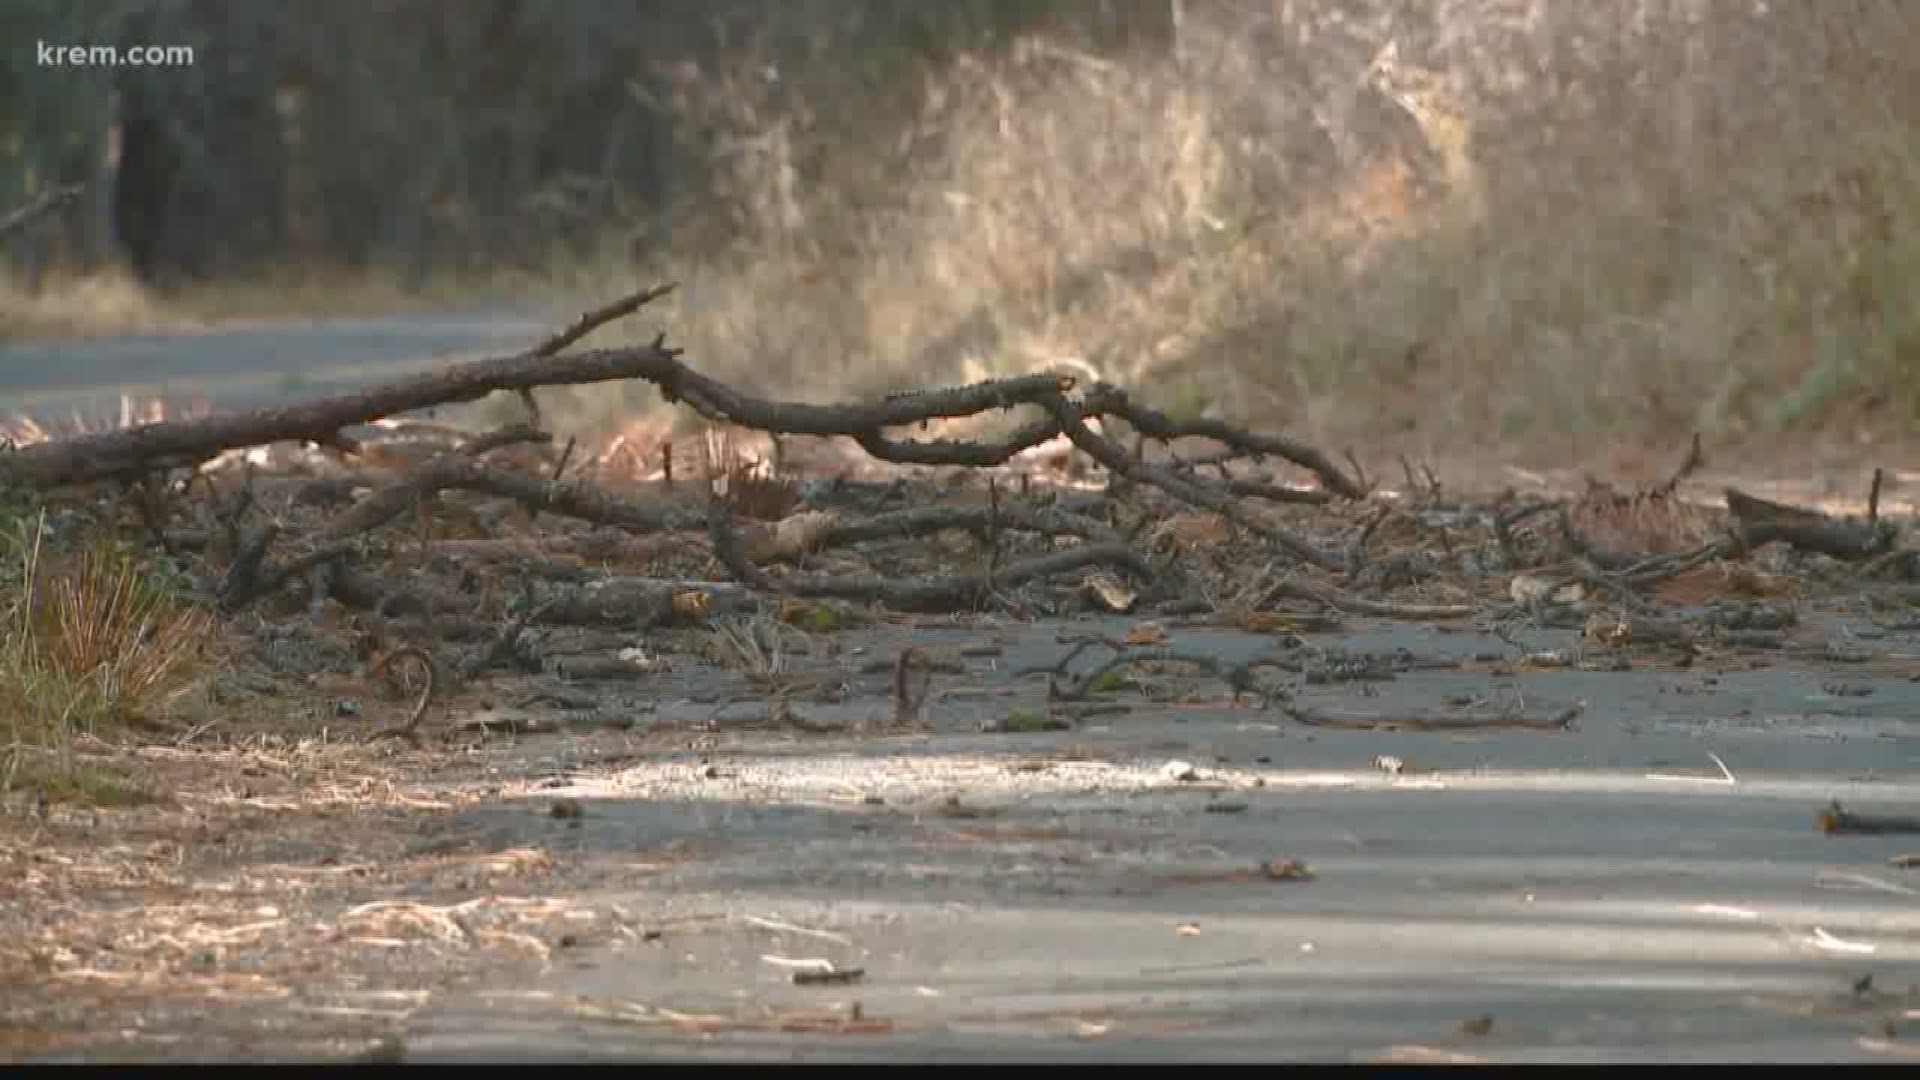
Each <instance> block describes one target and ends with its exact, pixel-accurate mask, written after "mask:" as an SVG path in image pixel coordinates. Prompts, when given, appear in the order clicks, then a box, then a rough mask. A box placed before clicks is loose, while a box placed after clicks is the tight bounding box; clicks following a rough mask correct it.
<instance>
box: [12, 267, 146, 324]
mask: <svg viewBox="0 0 1920 1080" xmlns="http://www.w3.org/2000/svg"><path fill="white" fill-rule="evenodd" d="M181 321H182V320H181V319H180V318H179V317H178V316H176V315H172V314H170V313H168V312H166V311H164V310H162V309H161V307H160V306H159V305H157V304H156V303H155V302H154V300H153V298H152V297H151V296H150V295H148V293H147V290H146V289H144V288H143V287H142V286H141V285H140V283H139V282H138V281H136V280H134V278H133V276H132V275H131V274H129V273H127V272H126V271H125V270H122V269H117V268H116V269H111V270H104V271H99V272H96V273H89V274H79V275H71V274H52V275H49V276H48V278H47V279H46V280H43V281H41V282H39V283H38V284H37V285H31V284H29V283H27V282H26V281H23V280H21V279H20V278H19V277H17V276H14V275H12V274H8V273H5V272H0V341H5V340H8V339H17V338H70V337H88V336H91V335H96V334H120V333H135V332H139V331H143V330H154V329H160V328H164V327H168V326H176V325H179V324H180V323H181Z"/></svg>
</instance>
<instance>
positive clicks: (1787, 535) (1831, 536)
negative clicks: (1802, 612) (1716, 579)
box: [1727, 488, 1895, 562]
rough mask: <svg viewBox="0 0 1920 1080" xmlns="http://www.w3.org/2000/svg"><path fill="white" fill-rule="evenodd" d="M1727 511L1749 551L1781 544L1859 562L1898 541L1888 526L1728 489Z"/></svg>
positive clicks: (1735, 530) (1737, 533)
mask: <svg viewBox="0 0 1920 1080" xmlns="http://www.w3.org/2000/svg"><path fill="white" fill-rule="evenodd" d="M1727 509H1728V510H1729V511H1731V512H1732V513H1733V519H1734V535H1735V536H1737V537H1738V538H1739V539H1740V541H1741V542H1742V543H1743V544H1745V545H1747V546H1748V547H1759V546H1760V545H1762V544H1767V543H1772V542H1773V541H1775V540H1778V541H1781V542H1782V543H1785V544H1787V545H1788V546H1790V547H1794V548H1797V549H1799V550H1801V551H1810V552H1813V553H1815V554H1819V555H1826V556H1828V557H1830V558H1834V559H1839V560H1841V561H1843V562H1858V561H1860V560H1861V559H1870V558H1872V557H1873V556H1875V555H1879V554H1882V553H1883V552H1885V551H1886V550H1887V549H1888V548H1889V547H1891V546H1892V545H1893V541H1894V538H1895V530H1893V529H1891V528H1888V527H1887V523H1885V522H1881V521H1872V522H1861V521H1854V520H1849V519H1847V518H1840V517H1835V516H1833V515H1832V514H1825V513H1821V512H1820V511H1818V510H1808V509H1805V508H1803V507H1799V506H1789V505H1788V504H1786V503H1777V502H1772V501H1770V500H1767V499H1760V498H1755V497H1754V496H1752V495H1748V494H1747V493H1745V492H1743V491H1740V490H1738V489H1736V488H1728V489H1727Z"/></svg>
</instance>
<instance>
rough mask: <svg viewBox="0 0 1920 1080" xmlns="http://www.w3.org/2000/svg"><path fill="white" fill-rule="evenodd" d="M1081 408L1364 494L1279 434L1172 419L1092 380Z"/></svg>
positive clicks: (1158, 435) (1154, 434)
mask: <svg viewBox="0 0 1920 1080" xmlns="http://www.w3.org/2000/svg"><path fill="white" fill-rule="evenodd" d="M1085 411H1086V413H1087V414H1088V415H1099V416H1118V417H1120V418H1121V419H1123V420H1125V421H1126V422H1127V423H1128V424H1131V425H1132V426H1133V428H1134V430H1135V431H1138V432H1140V433H1141V434H1142V435H1145V436H1147V437H1148V438H1152V439H1158V440H1160V441H1162V442H1169V441H1171V440H1174V439H1180V438H1194V437H1198V438H1206V439H1212V440H1214V441H1215V442H1218V443H1224V444H1226V445H1227V446H1229V447H1231V448H1233V449H1235V450H1238V451H1240V452H1241V453H1242V454H1246V455H1250V456H1254V457H1262V456H1269V455H1270V456H1273V457H1279V458H1283V459H1285V460H1287V461H1290V462H1292V463H1294V464H1295V465H1298V466H1300V467H1301V468H1303V469H1306V470H1307V471H1309V472H1311V473H1313V474H1314V475H1315V476H1318V477H1319V478H1320V483H1321V484H1323V485H1324V486H1325V487H1326V488H1327V490H1329V491H1331V492H1334V493H1335V494H1337V495H1344V496H1346V497H1347V498H1349V499H1363V498H1366V495H1367V491H1366V488H1365V487H1363V486H1362V485H1361V484H1360V482H1359V481H1357V480H1355V479H1353V478H1352V477H1350V476H1348V475H1347V474H1346V473H1344V472H1341V471H1340V467H1339V466H1337V465H1335V464H1334V463H1333V462H1332V460H1330V459H1329V458H1328V457H1327V456H1326V455H1325V454H1323V453H1321V452H1320V451H1319V450H1316V449H1314V448H1313V447H1311V446H1307V445H1305V444H1303V443H1299V442H1296V441H1294V440H1292V439H1289V438H1286V437H1285V436H1281V435H1257V434H1254V433H1253V432H1250V431H1243V430H1241V429H1240V428H1236V427H1234V426H1233V425H1231V424H1228V423H1225V422H1224V421H1220V420H1205V419H1193V420H1183V421H1175V420H1174V419H1173V418H1172V417H1169V416H1168V415H1167V414H1166V413H1163V412H1160V411H1159V410H1157V409H1151V408H1148V407H1146V406H1144V405H1140V404H1138V403H1136V402H1134V401H1133V400H1132V399H1131V398H1130V397H1128V396H1127V392H1126V391H1125V390H1123V389H1121V388H1120V387H1117V386H1114V385H1111V384H1109V383H1095V384H1094V385H1093V386H1091V387H1089V388H1088V389H1087V394H1086V405H1085Z"/></svg>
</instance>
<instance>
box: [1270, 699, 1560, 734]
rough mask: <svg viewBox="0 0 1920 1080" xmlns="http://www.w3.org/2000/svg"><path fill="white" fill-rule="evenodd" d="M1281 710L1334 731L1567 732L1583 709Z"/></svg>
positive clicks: (1290, 707) (1289, 716)
mask: <svg viewBox="0 0 1920 1080" xmlns="http://www.w3.org/2000/svg"><path fill="white" fill-rule="evenodd" d="M1280 711H1282V712H1284V713H1285V714H1286V715H1287V717H1288V718H1289V719H1292V720H1294V721H1297V722H1299V723H1301V724H1304V725H1306V726H1307V727H1315V728H1327V729H1331V730H1335V731H1487V730H1518V731H1569V730H1572V728H1573V722H1574V721H1575V720H1577V719H1579V717H1580V714H1581V713H1582V712H1583V711H1585V710H1584V708H1583V707H1582V706H1580V705H1569V706H1567V707H1566V708H1564V709H1562V710H1560V711H1559V712H1557V713H1555V714H1554V715H1552V716H1550V717H1544V718H1542V717H1531V716H1522V715H1520V714H1518V713H1509V714H1504V715H1501V716H1419V715H1415V714H1410V713H1409V714H1403V715H1395V716H1331V715H1328V714H1326V713H1320V712H1311V711H1308V710H1306V709H1301V708H1297V707H1294V706H1288V705H1282V706H1281V707H1280Z"/></svg>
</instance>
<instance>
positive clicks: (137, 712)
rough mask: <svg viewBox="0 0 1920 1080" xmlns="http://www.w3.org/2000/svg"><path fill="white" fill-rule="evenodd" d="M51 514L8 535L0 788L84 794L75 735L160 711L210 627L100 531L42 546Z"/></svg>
mask: <svg viewBox="0 0 1920 1080" xmlns="http://www.w3.org/2000/svg"><path fill="white" fill-rule="evenodd" d="M47 532H48V530H47V526H46V520H45V516H44V514H42V515H40V516H38V517H36V518H35V519H34V520H33V522H32V523H31V524H30V525H28V526H26V527H24V528H21V529H20V530H19V531H18V534H17V535H16V536H15V537H13V538H11V543H10V546H11V547H13V548H14V549H16V550H15V551H14V552H13V553H12V555H13V557H14V558H15V559H16V560H17V562H16V564H15V565H16V567H17V570H16V572H15V573H13V574H10V575H8V580H7V581H6V582H5V583H4V585H0V590H3V591H0V617H4V619H5V622H4V625H0V734H3V735H4V737H5V738H6V741H7V744H8V750H7V756H6V761H5V764H4V766H3V767H0V789H4V788H7V787H11V786H14V785H15V784H19V783H23V782H24V783H26V784H28V785H31V786H40V787H42V788H43V789H46V790H49V791H51V792H53V793H72V794H84V792H85V789H87V788H88V787H90V786H94V785H91V784H90V783H87V782H84V781H85V777H83V776H82V773H83V772H85V770H84V769H83V768H82V767H81V765H80V763H79V762H78V761H77V759H76V757H75V754H74V746H75V742H76V740H78V739H80V738H83V737H88V736H99V735H105V734H109V733H111V732H112V731H113V730H114V729H116V728H119V727H123V726H125V725H129V724H154V723H157V722H160V721H163V720H164V719H165V718H166V717H167V714H168V712H169V711H170V709H171V708H172V707H173V706H174V705H175V703H176V702H178V701H179V699H180V698H181V697H182V696H183V695H185V694H186V693H187V692H188V691H190V690H191V689H192V688H193V686H194V685H195V683H196V680H197V678H198V677H199V675H200V674H201V661H202V659H203V657H202V645H203V643H204V641H205V640H206V638H207V636H208V635H209V633H210V632H211V630H212V628H213V623H212V618H211V617H210V616H209V615H208V614H207V613H205V612H203V611H200V610H197V609H194V608H191V607H188V606H185V605H183V604H182V603H180V602H179V601H178V600H176V599H175V597H174V596H173V595H172V594H171V592H170V591H169V590H168V589H167V588H166V587H165V586H164V584H162V583H161V582H160V581H158V580H157V579H156V578H155V577H154V575H153V573H152V571H151V569H150V568H149V567H147V566H145V565H143V564H142V562H141V560H139V559H138V558H137V557H136V556H135V555H134V554H133V553H132V552H130V551H128V550H127V549H125V548H122V547H120V546H119V545H116V544H112V543H107V542H102V543H97V544H95V545H93V546H92V547H90V548H87V549H85V550H83V551H81V552H79V553H77V554H73V555H66V554H59V555H55V554H51V553H49V552H48V551H47Z"/></svg>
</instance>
